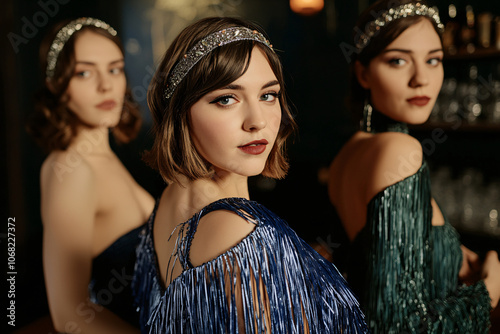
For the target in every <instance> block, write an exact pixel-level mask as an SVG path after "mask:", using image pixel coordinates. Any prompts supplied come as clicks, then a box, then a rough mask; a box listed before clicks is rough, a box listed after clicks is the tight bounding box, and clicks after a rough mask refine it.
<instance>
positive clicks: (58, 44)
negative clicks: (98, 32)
mask: <svg viewBox="0 0 500 334" xmlns="http://www.w3.org/2000/svg"><path fill="white" fill-rule="evenodd" d="M84 26H94V27H96V28H101V29H104V30H106V31H107V32H109V33H110V34H111V35H112V36H116V30H115V29H113V28H112V27H111V26H110V25H109V24H107V23H106V22H103V21H101V20H98V19H94V18H91V17H81V18H79V19H76V20H73V21H71V22H70V23H68V24H67V25H65V26H64V27H62V28H61V30H59V31H58V32H57V35H56V37H55V38H54V41H52V44H51V46H50V49H49V53H48V54H47V69H46V70H45V74H46V76H47V78H48V79H50V78H52V77H53V76H54V72H55V68H56V65H57V58H58V57H59V53H61V50H62V49H63V48H64V45H65V44H66V43H67V42H68V40H69V39H70V38H71V36H73V34H74V33H75V32H77V31H78V30H80V29H82V27H84Z"/></svg>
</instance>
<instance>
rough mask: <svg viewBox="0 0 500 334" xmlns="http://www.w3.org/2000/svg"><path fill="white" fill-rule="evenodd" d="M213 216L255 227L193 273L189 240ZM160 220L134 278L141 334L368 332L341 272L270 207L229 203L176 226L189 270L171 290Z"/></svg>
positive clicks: (179, 255) (179, 252) (148, 230)
mask: <svg viewBox="0 0 500 334" xmlns="http://www.w3.org/2000/svg"><path fill="white" fill-rule="evenodd" d="M215 210H228V211H232V212H234V213H235V214H238V215H239V216H240V217H242V218H244V219H246V220H247V221H249V222H251V223H253V224H255V225H256V226H255V229H254V230H253V231H252V232H251V233H250V234H249V235H248V236H246V237H245V238H244V239H243V240H242V241H241V242H239V243H238V244H237V245H235V246H234V247H232V248H231V249H229V250H228V251H227V252H225V253H223V254H221V255H219V256H218V257H216V258H215V259H213V260H211V261H209V262H207V263H204V264H203V265H200V266H197V267H193V266H192V265H191V264H190V262H189V248H190V245H191V241H192V239H193V237H194V235H195V233H196V229H197V226H198V223H199V221H200V219H201V218H202V217H203V216H204V215H206V214H208V213H209V212H212V211H215ZM155 212H156V210H155ZM154 215H155V214H154V213H153V215H152V217H151V219H150V221H149V222H148V224H147V226H146V227H145V229H144V231H143V233H142V240H141V243H140V245H139V247H138V249H137V263H136V270H135V277H134V280H133V289H134V292H135V294H136V302H137V304H138V305H139V308H140V321H141V329H142V332H143V333H210V334H213V333H276V334H278V333H305V332H309V333H352V334H354V333H367V332H368V330H367V327H366V324H365V321H364V315H363V313H362V312H361V310H360V308H359V305H358V302H357V301H356V299H355V297H354V296H353V294H352V293H351V291H350V289H349V288H348V287H347V285H346V282H345V281H344V279H343V277H342V276H341V275H340V274H339V272H338V271H337V269H336V268H335V266H334V265H332V264H331V263H330V262H328V261H326V260H325V259H324V258H323V257H321V256H320V255H319V254H318V253H317V252H316V251H314V250H313V249H312V248H311V247H310V246H309V245H307V244H306V243H305V242H304V241H303V240H302V239H300V238H299V237H298V236H297V235H296V233H295V232H294V231H293V230H292V229H291V228H290V227H289V226H288V225H287V224H286V223H285V222H284V221H283V220H282V219H280V218H279V217H278V216H276V215H275V214H274V213H273V212H271V211H269V210H268V209H266V208H265V207H264V206H262V205H259V204H258V203H256V202H253V201H249V200H246V199H243V198H225V199H221V200H218V201H216V202H213V203H211V204H209V205H208V206H206V207H205V208H203V209H202V210H201V211H200V212H198V213H197V214H195V215H194V216H193V217H192V218H191V219H189V220H188V221H186V222H185V223H183V224H181V225H180V226H178V228H179V229H180V230H179V234H178V235H179V236H178V239H177V244H176V247H177V249H176V251H175V253H174V256H175V257H176V259H177V260H178V261H180V264H181V265H182V267H183V272H182V274H181V275H180V276H178V277H177V278H175V279H173V281H172V282H171V283H170V285H169V286H168V287H167V288H166V289H164V288H163V287H162V283H161V282H162V280H161V278H160V277H159V269H158V264H157V258H156V254H155V250H154V242H153V224H154ZM236 296H239V297H238V298H237V297H236Z"/></svg>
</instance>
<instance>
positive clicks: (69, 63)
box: [27, 20, 141, 152]
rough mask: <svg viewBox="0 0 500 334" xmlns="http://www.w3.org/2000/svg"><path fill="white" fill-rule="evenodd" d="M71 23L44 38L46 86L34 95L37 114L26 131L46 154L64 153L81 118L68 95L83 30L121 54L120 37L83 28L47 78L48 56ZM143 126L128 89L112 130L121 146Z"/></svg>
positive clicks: (69, 43) (43, 68) (41, 55)
mask: <svg viewBox="0 0 500 334" xmlns="http://www.w3.org/2000/svg"><path fill="white" fill-rule="evenodd" d="M69 22H71V20H65V21H64V22H61V23H59V24H57V25H56V26H55V27H54V28H53V29H52V30H51V31H50V32H49V33H48V34H47V35H46V36H45V38H44V39H43V41H42V44H41V45H40V55H39V57H40V67H41V70H42V71H43V72H42V73H43V74H42V77H43V78H44V84H43V87H42V88H41V89H40V90H39V91H38V92H37V94H36V95H35V112H34V113H33V114H32V115H31V118H30V119H29V121H28V124H27V131H28V132H29V133H30V134H31V135H32V136H33V137H34V138H35V140H36V142H37V143H38V144H39V145H40V146H41V147H42V148H43V149H44V150H45V151H47V152H52V151H54V150H65V149H67V148H68V146H69V145H70V143H71V141H72V140H73V138H74V137H75V135H76V126H77V125H78V124H80V122H81V121H80V119H79V118H78V117H77V116H76V115H75V114H74V113H73V112H72V111H71V110H70V109H69V108H68V102H69V98H70V97H69V96H68V95H67V94H66V91H67V89H68V85H69V82H70V80H71V78H72V77H73V76H74V72H75V64H76V62H75V41H76V40H77V39H78V36H80V35H81V34H82V32H84V31H92V32H94V33H96V34H99V35H101V36H104V37H106V38H108V39H109V40H111V41H112V42H113V43H115V44H116V45H117V46H118V47H119V48H120V51H121V52H122V54H123V53H124V51H123V45H122V43H121V41H120V39H119V38H118V37H117V36H113V35H111V34H110V33H109V32H108V31H106V30H104V29H101V28H97V27H94V26H83V27H82V28H81V29H80V30H79V31H76V32H75V33H74V34H73V35H72V36H71V37H70V39H69V40H68V41H67V42H66V44H65V45H64V48H63V49H62V50H61V52H60V54H59V57H58V58H57V64H56V68H55V72H54V76H53V77H52V78H50V79H48V78H46V77H45V69H46V68H47V55H48V52H49V48H50V45H51V44H52V42H53V40H54V38H55V36H56V34H57V32H58V31H59V30H61V28H62V27H64V26H65V25H67V24H68V23H69ZM140 127H141V113H140V111H139V109H138V105H137V103H135V102H134V100H133V98H132V93H131V90H130V88H129V87H127V89H126V91H125V97H124V102H123V110H122V115H121V119H120V122H119V123H118V124H117V126H116V127H114V128H113V129H112V133H113V135H114V137H115V139H116V141H117V142H118V143H128V142H129V141H130V140H132V139H134V138H135V137H136V136H137V133H138V132H139V130H140Z"/></svg>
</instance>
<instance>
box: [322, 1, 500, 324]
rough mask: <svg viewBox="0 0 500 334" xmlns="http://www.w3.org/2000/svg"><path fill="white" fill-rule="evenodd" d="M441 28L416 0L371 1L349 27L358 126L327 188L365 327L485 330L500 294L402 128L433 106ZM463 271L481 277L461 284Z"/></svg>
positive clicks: (491, 261) (492, 257)
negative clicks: (440, 201) (437, 197)
mask: <svg viewBox="0 0 500 334" xmlns="http://www.w3.org/2000/svg"><path fill="white" fill-rule="evenodd" d="M442 29H443V24H442V23H441V22H440V19H439V16H438V13H437V12H436V11H435V10H434V9H433V8H430V7H428V6H427V5H426V4H425V3H424V2H421V1H400V2H396V4H395V2H394V1H388V0H382V1H377V2H376V3H375V4H373V5H372V6H371V7H370V8H368V9H367V10H366V11H365V12H364V13H363V14H362V15H361V17H360V18H359V20H358V23H357V24H356V29H355V30H356V32H357V34H356V39H355V44H356V48H357V50H356V52H355V53H354V54H353V55H354V59H353V63H352V65H353V73H354V75H355V76H354V77H353V79H352V80H353V85H352V88H353V89H352V109H353V111H354V112H355V113H357V114H359V115H361V114H362V116H361V117H360V118H361V129H360V130H359V131H357V132H356V133H355V134H354V135H353V136H352V137H351V138H350V139H349V140H348V141H347V143H346V144H345V145H344V146H343V148H342V149H341V151H340V152H339V154H338V155H337V156H336V157H335V159H334V160H333V163H332V165H331V168H330V179H329V193H330V199H331V202H332V203H333V205H334V206H335V208H336V210H337V212H338V214H339V216H340V219H341V221H342V224H343V226H344V228H345V231H346V232H347V235H348V237H349V238H350V239H351V241H352V247H351V249H352V254H351V255H352V256H351V258H350V261H349V265H350V268H349V270H348V277H347V279H348V281H349V282H350V283H351V285H352V286H353V289H354V290H355V292H356V293H357V294H358V296H359V298H360V302H361V306H362V308H363V310H364V312H365V314H366V316H367V323H368V325H369V327H370V329H371V330H372V332H373V333H436V334H437V333H439V334H441V333H464V334H465V333H467V334H471V333H488V328H489V325H490V324H489V318H490V310H491V309H492V308H495V307H496V305H497V303H498V300H499V297H500V262H499V260H498V257H497V255H496V253H495V252H490V253H488V255H487V257H486V259H485V262H484V264H483V265H482V267H481V264H480V263H479V259H478V256H477V255H476V254H475V253H473V252H471V251H470V250H468V249H467V248H465V247H464V246H462V245H461V243H460V240H459V236H458V234H457V232H456V231H455V229H454V228H453V227H452V226H451V225H450V223H449V222H448V220H447V219H446V217H445V216H444V214H443V213H442V211H441V209H440V208H439V206H438V205H437V204H436V202H435V201H434V199H433V198H432V194H431V188H430V180H429V168H428V165H427V163H426V161H425V159H424V158H423V153H422V146H421V144H420V143H419V141H418V140H417V139H415V138H413V137H411V136H410V135H409V134H408V127H407V125H406V124H420V123H423V122H425V121H426V120H427V118H428V117H429V115H430V112H431V110H432V107H433V105H434V103H435V102H436V98H437V96H438V93H439V91H440V88H441V84H442V82H443V66H442V60H443V48H442V43H441V39H440V34H441V31H442ZM361 32H363V33H361ZM472 277H479V278H481V279H480V280H479V281H477V280H476V281H474V282H472V283H471V284H469V285H465V284H462V283H461V281H471V278H472Z"/></svg>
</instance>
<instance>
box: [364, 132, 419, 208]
mask: <svg viewBox="0 0 500 334" xmlns="http://www.w3.org/2000/svg"><path fill="white" fill-rule="evenodd" d="M368 145H369V146H370V150H371V151H372V152H371V154H370V156H371V161H372V163H371V166H372V167H371V173H370V174H371V177H370V178H369V180H370V181H371V182H370V184H369V185H368V189H367V190H368V198H371V197H373V196H374V195H375V194H376V193H378V192H380V191H381V190H383V189H385V188H387V187H388V186H390V185H392V184H395V183H397V182H399V181H401V180H403V179H405V178H407V177H409V176H411V175H413V174H415V173H416V172H417V171H418V170H419V169H420V167H421V166H422V159H423V153H422V145H421V144H420V142H419V141H418V140H417V139H416V138H414V137H412V136H410V135H408V134H404V133H398V132H385V133H380V134H376V135H374V136H373V138H372V140H371V141H370V143H369V144H368Z"/></svg>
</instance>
